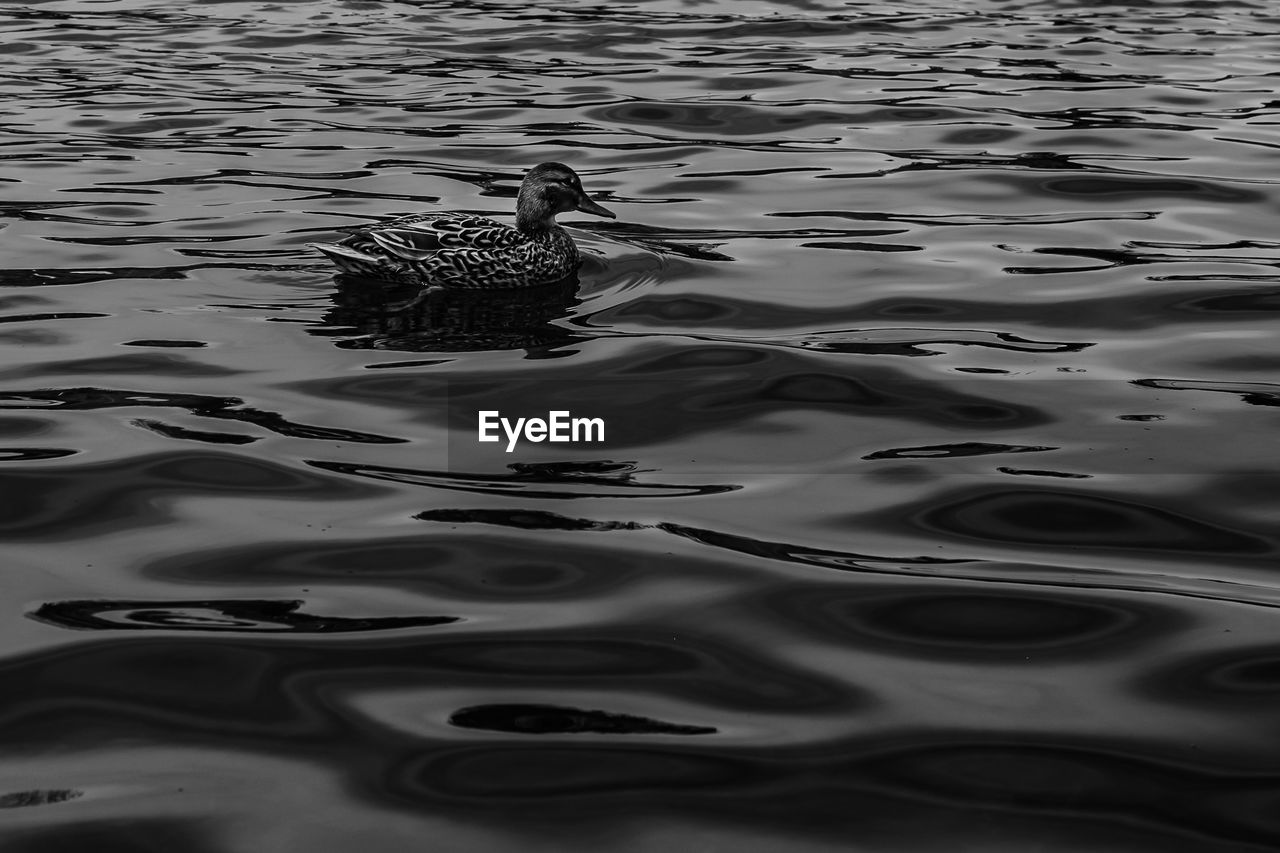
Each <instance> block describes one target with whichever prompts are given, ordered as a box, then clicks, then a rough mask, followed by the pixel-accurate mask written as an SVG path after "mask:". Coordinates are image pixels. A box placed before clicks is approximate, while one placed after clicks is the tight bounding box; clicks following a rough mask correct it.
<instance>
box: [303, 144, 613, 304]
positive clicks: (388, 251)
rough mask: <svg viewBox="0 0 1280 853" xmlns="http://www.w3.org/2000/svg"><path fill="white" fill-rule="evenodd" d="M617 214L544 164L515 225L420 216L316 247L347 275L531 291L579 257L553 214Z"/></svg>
mask: <svg viewBox="0 0 1280 853" xmlns="http://www.w3.org/2000/svg"><path fill="white" fill-rule="evenodd" d="M569 210H581V211H582V212H584V213H591V214H595V215H596V216H607V217H609V218H610V219H613V218H614V214H612V213H610V212H609V211H608V210H605V209H604V208H603V207H601V206H600V205H598V204H596V203H595V202H594V201H592V200H591V199H589V198H588V197H587V195H586V193H585V192H584V191H583V189H582V181H581V180H579V178H578V176H577V175H576V174H575V173H574V171H573V170H572V169H570V168H569V167H568V166H564V165H561V164H560V163H543V164H541V165H539V166H534V167H533V168H532V169H530V170H529V174H527V175H525V178H524V182H523V183H522V184H521V185H520V194H519V196H518V197H517V199H516V224H515V227H512V226H510V225H503V224H502V223H501V222H496V221H494V220H492V219H487V218H485V217H483V216H474V215H471V214H466V213H419V214H414V215H413V216H402V217H400V218H399V219H392V220H389V221H387V222H380V223H377V224H374V225H368V226H364V227H361V228H356V229H353V230H352V233H351V236H350V237H347V238H346V239H345V240H342V241H340V242H338V243H313V244H312V246H313V248H315V249H317V250H318V251H320V252H322V253H324V255H325V257H327V258H329V260H331V261H333V262H334V264H336V265H337V267H338V269H339V270H341V271H342V272H344V273H350V274H353V275H359V276H366V277H369V278H377V279H383V280H386V281H396V282H404V283H411V284H420V285H423V286H427V287H449V288H470V289H481V288H508V287H530V286H534V285H539V284H547V283H548V282H553V281H558V280H560V279H562V278H564V277H565V276H567V275H569V274H570V273H572V272H573V271H574V270H575V269H577V268H578V263H579V262H580V260H581V258H580V256H579V255H578V247H577V246H575V245H574V243H573V238H572V237H570V236H569V233H568V232H567V231H565V230H564V229H563V228H561V227H560V226H559V225H557V224H556V221H555V217H556V214H557V213H564V212H566V211H569Z"/></svg>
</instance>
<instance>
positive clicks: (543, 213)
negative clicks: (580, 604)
mask: <svg viewBox="0 0 1280 853" xmlns="http://www.w3.org/2000/svg"><path fill="white" fill-rule="evenodd" d="M570 210H581V211H582V212H583V213H590V214H592V215H594V216H607V217H608V218H610V219H617V216H616V215H615V214H614V213H613V212H612V211H609V210H605V209H604V208H603V207H601V206H600V205H598V204H596V203H595V202H594V201H592V200H591V199H589V198H587V194H586V192H585V191H584V190H583V189H582V181H581V180H580V179H579V178H578V176H577V174H576V173H575V172H574V171H573V169H570V168H569V167H568V166H565V165H564V164H562V163H540V164H538V165H537V166H534V167H533V168H532V169H530V170H529V174H527V175H525V176H524V183H522V184H520V195H519V197H517V199H516V227H517V228H519V229H520V230H521V231H537V230H542V229H546V228H550V227H551V226H552V225H553V224H554V223H555V218H556V214H557V213H565V212H567V211H570Z"/></svg>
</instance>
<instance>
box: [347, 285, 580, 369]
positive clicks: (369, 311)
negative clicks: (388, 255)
mask: <svg viewBox="0 0 1280 853" xmlns="http://www.w3.org/2000/svg"><path fill="white" fill-rule="evenodd" d="M335 280H336V282H337V290H336V292H335V293H334V296H333V300H334V307H333V309H332V310H331V311H329V312H328V313H327V314H326V316H325V318H324V319H325V322H326V323H327V324H328V325H329V326H333V327H338V328H337V329H329V330H326V331H325V334H326V335H332V334H333V333H334V332H335V331H339V332H340V331H341V330H342V329H341V327H347V326H350V327H354V328H355V330H356V331H358V332H359V334H360V336H359V337H353V338H345V339H343V340H340V341H338V342H337V345H338V346H339V347H342V348H344V349H390V350H403V351H406V352H470V351H476V350H505V349H524V350H526V351H527V352H528V354H529V356H530V357H534V356H535V355H536V356H537V357H542V358H546V357H550V356H551V355H552V354H553V351H554V350H555V349H556V348H557V347H561V346H564V345H566V344H571V343H573V342H574V341H575V340H580V339H581V337H580V336H579V335H577V334H575V333H574V332H573V331H572V330H570V329H567V328H565V327H563V326H561V325H557V324H556V323H555V322H554V321H556V320H559V319H561V318H563V317H565V316H567V315H568V314H569V312H570V310H571V309H572V308H573V306H575V305H577V304H578V301H577V300H576V299H575V295H576V293H577V289H578V279H577V277H576V276H573V277H571V278H569V279H566V280H564V281H561V282H555V283H553V284H549V285H543V286H541V287H531V288H521V289H517V290H505V291H501V292H470V291H462V290H433V291H429V292H426V291H423V290H421V289H420V288H398V289H394V288H388V287H387V286H386V285H385V284H383V283H381V282H376V281H370V280H366V279H359V278H352V277H349V276H337V277H336V279H335Z"/></svg>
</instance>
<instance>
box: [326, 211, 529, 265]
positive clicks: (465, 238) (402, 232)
mask: <svg viewBox="0 0 1280 853" xmlns="http://www.w3.org/2000/svg"><path fill="white" fill-rule="evenodd" d="M527 241H528V238H527V237H526V236H524V235H523V234H521V233H520V232H519V231H517V230H516V229H515V228H512V227H510V226H509V225H503V224H502V223H501V222H496V221H494V220H492V219H488V218H485V217H483V216H468V215H465V214H456V213H421V214H417V215H415V216H404V217H401V218H400V219H393V220H391V221H390V222H383V223H379V224H376V225H367V226H364V227H361V228H357V229H354V230H353V233H352V235H351V236H350V237H348V238H347V239H346V240H344V241H342V244H343V245H346V246H350V247H352V248H355V249H360V250H363V251H368V250H370V249H374V248H375V247H376V249H380V250H381V251H382V252H384V253H386V254H388V255H391V256H393V257H397V258H403V259H404V260H413V261H421V260H425V259H427V258H429V257H430V256H432V255H434V254H435V253H436V252H438V251H439V250H441V249H504V248H514V247H515V246H518V245H520V244H522V243H525V242H527Z"/></svg>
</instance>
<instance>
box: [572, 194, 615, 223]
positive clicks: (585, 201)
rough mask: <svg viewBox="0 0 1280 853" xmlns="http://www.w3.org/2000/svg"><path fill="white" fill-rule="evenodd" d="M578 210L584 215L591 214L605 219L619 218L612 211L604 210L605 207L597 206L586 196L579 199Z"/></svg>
mask: <svg viewBox="0 0 1280 853" xmlns="http://www.w3.org/2000/svg"><path fill="white" fill-rule="evenodd" d="M578 210H581V211H582V212H583V213H590V214H592V215H593V216H603V217H604V218H605V219H617V218H618V215H617V214H616V213H614V212H613V211H612V210H606V209H604V208H603V207H601V206H600V205H598V204H596V203H595V202H594V201H592V200H591V199H589V198H587V197H586V196H585V195H584V196H583V197H582V198H580V199H578Z"/></svg>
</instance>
